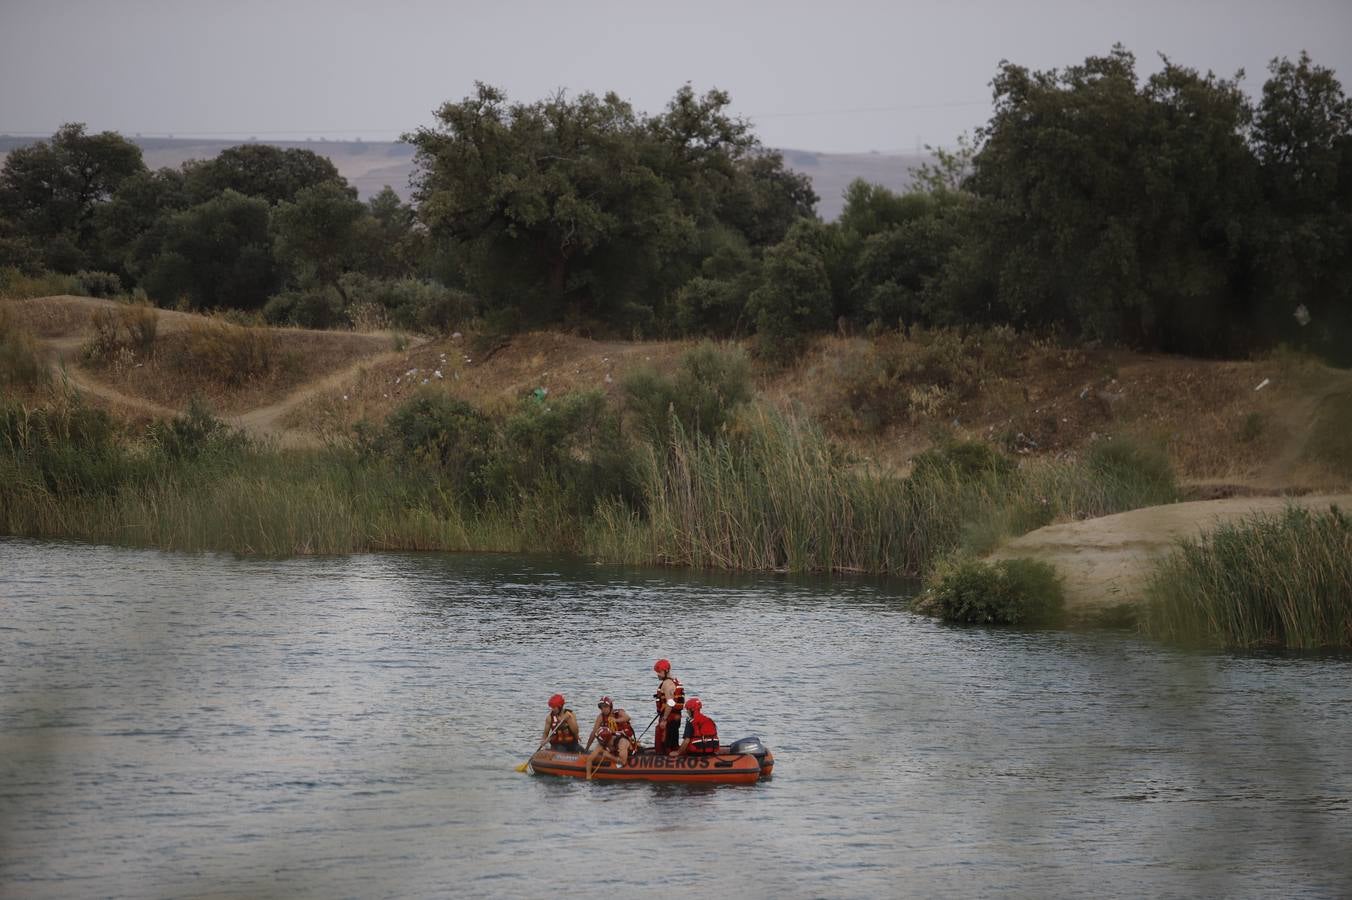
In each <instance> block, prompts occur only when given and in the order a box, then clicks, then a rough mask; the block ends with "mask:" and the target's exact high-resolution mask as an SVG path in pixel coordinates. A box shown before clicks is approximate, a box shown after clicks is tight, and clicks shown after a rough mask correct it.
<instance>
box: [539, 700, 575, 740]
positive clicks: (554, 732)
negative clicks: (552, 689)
mask: <svg viewBox="0 0 1352 900" xmlns="http://www.w3.org/2000/svg"><path fill="white" fill-rule="evenodd" d="M577 736H578V727H577V716H576V715H574V714H573V711H572V710H571V709H569V708H568V707H566V706H564V700H563V694H555V695H554V696H552V697H550V698H549V715H548V716H546V717H545V733H544V736H543V737H541V738H540V743H541V744H543V743H544V742H545V741H549V749H551V750H566V751H568V752H571V753H581V752H582V745H580V744H579V743H578V742H577Z"/></svg>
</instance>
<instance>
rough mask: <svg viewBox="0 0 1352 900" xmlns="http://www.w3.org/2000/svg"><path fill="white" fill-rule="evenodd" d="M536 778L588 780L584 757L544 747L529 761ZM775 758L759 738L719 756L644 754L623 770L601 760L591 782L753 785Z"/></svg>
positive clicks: (764, 775)
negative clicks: (540, 776)
mask: <svg viewBox="0 0 1352 900" xmlns="http://www.w3.org/2000/svg"><path fill="white" fill-rule="evenodd" d="M530 767H531V771H533V772H534V773H535V774H536V775H558V776H561V777H564V778H586V777H587V754H585V753H569V752H566V751H561V750H552V749H550V748H548V747H546V748H545V749H543V750H537V751H536V752H535V755H534V756H532V757H531V758H530ZM774 768H775V757H774V754H772V753H771V752H770V751H769V750H768V749H767V748H766V747H765V745H764V744H762V743H761V741H760V738H754V737H752V738H742V739H741V740H740V741H736V742H735V743H733V744H731V745H729V746H727V747H719V748H718V753H710V754H707V755H698V756H667V755H666V754H665V753H654V752H653V751H652V750H644V751H643V752H641V753H637V754H635V755H633V756H630V757H629V762H628V763H626V764H625V765H624V766H623V767H619V766H616V765H615V763H613V762H611V761H610V760H603V761H602V762H600V763H598V764H597V765H596V766H595V767H594V768H593V769H592V775H591V777H592V780H593V781H659V782H665V783H668V784H755V783H756V782H757V781H759V780H760V779H762V778H769V777H770V775H771V773H772V772H773V771H774Z"/></svg>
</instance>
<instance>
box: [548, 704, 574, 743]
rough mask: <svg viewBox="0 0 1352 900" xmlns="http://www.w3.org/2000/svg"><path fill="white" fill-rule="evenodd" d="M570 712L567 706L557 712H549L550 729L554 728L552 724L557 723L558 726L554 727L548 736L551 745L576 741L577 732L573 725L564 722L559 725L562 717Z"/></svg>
mask: <svg viewBox="0 0 1352 900" xmlns="http://www.w3.org/2000/svg"><path fill="white" fill-rule="evenodd" d="M570 712H572V710H571V709H568V708H567V707H565V708H564V709H563V711H562V712H557V713H556V712H552V711H551V712H550V714H549V727H550V729H554V726H555V725H558V728H557V729H554V733H553V734H551V735H550V736H549V743H550V744H551V745H552V746H562V745H564V744H574V743H577V732H575V731H573V727H572V726H571V725H566V724H565V725H559V722H561V721H562V720H563V719H564V717H565V716H567V715H568V713H570Z"/></svg>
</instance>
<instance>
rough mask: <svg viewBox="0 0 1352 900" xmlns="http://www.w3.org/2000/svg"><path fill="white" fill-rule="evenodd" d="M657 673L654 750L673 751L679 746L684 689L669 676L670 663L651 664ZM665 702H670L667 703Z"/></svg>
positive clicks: (654, 696) (683, 707)
mask: <svg viewBox="0 0 1352 900" xmlns="http://www.w3.org/2000/svg"><path fill="white" fill-rule="evenodd" d="M653 671H654V672H656V673H657V678H658V684H657V690H656V691H655V692H654V693H653V700H655V701H656V702H657V732H656V738H655V745H654V748H653V749H655V750H657V751H658V752H664V751H665V752H669V751H672V750H675V749H676V748H677V747H679V746H680V744H681V710H683V709H685V688H684V687H682V686H681V682H680V679H678V678H676V677H675V676H674V675H672V674H671V663H670V662H668V661H667V660H665V659H659V660H658V661H657V662H655V663H653ZM667 701H671V702H670V703H668V702H667Z"/></svg>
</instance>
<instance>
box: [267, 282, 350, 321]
mask: <svg viewBox="0 0 1352 900" xmlns="http://www.w3.org/2000/svg"><path fill="white" fill-rule="evenodd" d="M263 318H264V319H265V320H267V322H268V323H269V324H271V325H296V326H299V327H301V328H338V327H342V326H346V325H350V324H352V323H351V320H350V318H349V316H348V314H347V310H346V309H344V307H343V298H342V297H341V296H339V294H338V292H337V291H335V290H332V289H328V288H318V289H314V290H306V291H286V292H283V293H281V294H273V295H272V296H271V297H269V298H268V302H267V303H265V304H264V305H263Z"/></svg>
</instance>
